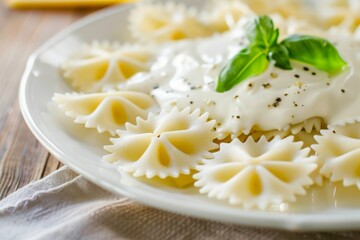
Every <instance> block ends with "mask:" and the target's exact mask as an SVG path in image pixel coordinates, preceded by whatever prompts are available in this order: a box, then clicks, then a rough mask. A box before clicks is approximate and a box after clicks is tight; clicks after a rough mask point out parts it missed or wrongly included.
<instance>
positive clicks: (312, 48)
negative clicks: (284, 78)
mask: <svg viewBox="0 0 360 240" xmlns="http://www.w3.org/2000/svg"><path fill="white" fill-rule="evenodd" d="M246 31H247V35H246V36H247V38H248V40H249V42H250V44H249V46H248V47H247V48H244V49H242V50H241V51H240V52H239V53H238V54H236V55H235V56H234V57H233V58H232V59H231V60H230V61H229V62H228V63H227V64H226V66H225V67H224V68H223V69H222V71H221V72H220V75H219V79H218V84H217V87H216V91H217V92H225V91H228V90H230V89H231V88H233V87H234V86H235V85H237V84H239V83H240V82H242V81H244V80H246V79H248V78H250V77H254V76H258V75H260V74H261V73H263V72H265V71H266V69H267V67H268V65H269V61H274V62H275V66H276V67H278V68H281V69H284V70H291V69H292V66H291V62H290V60H296V61H300V62H303V63H306V64H309V65H312V66H314V67H316V68H318V69H320V70H322V71H325V72H327V73H329V74H330V75H335V74H337V73H339V72H341V71H342V70H344V68H345V67H346V66H347V63H346V62H345V61H344V60H343V59H342V58H341V56H340V54H339V52H338V51H337V50H336V48H335V47H334V45H332V44H331V43H330V42H329V41H327V40H325V39H322V38H319V37H314V36H307V35H292V36H290V37H288V38H286V39H284V40H283V41H281V42H280V43H278V37H279V29H275V27H274V23H273V21H272V20H271V18H269V17H268V16H262V17H259V18H257V19H255V20H254V21H253V22H251V24H250V25H248V26H247V29H246Z"/></svg>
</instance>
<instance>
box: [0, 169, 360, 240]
mask: <svg viewBox="0 0 360 240" xmlns="http://www.w3.org/2000/svg"><path fill="white" fill-rule="evenodd" d="M184 204H186V203H184ZM0 239H1V240H7V239H52V240H57V239H59V240H60V239H87V240H88V239H90V240H91V239H146V240H148V239H149V240H150V239H161V240H167V239H224V240H226V239H242V240H263V239H276V240H285V239H292V240H302V239H304V240H305V239H306V240H308V239H340V240H341V239H360V233H357V232H337V233H295V232H286V231H278V230H271V229H260V228H250V227H244V226H239V225H233V224H225V223H219V222H214V221H206V220H201V219H196V218H192V217H188V216H182V215H178V214H174V213H168V212H164V211H161V210H157V209H153V208H150V207H146V206H144V205H141V204H139V203H136V202H134V201H133V200H130V199H128V198H126V197H124V196H118V195H115V194H112V193H110V192H108V191H106V190H103V189H102V188H100V187H98V186H96V185H95V184H93V183H91V182H89V181H87V180H86V179H85V178H83V177H82V176H79V175H77V174H76V173H74V172H72V171H71V170H70V169H68V168H67V167H63V168H61V169H59V170H58V171H56V172H55V173H53V174H51V175H49V176H48V177H46V178H44V179H42V180H39V181H37V182H34V183H31V184H29V185H28V186H25V187H24V188H22V189H20V190H18V191H17V192H15V193H13V194H11V195H10V196H8V197H7V198H5V199H3V200H2V201H0Z"/></svg>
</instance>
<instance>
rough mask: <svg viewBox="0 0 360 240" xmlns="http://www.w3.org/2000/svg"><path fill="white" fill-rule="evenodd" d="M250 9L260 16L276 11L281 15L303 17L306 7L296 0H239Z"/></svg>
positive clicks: (305, 13)
mask: <svg viewBox="0 0 360 240" xmlns="http://www.w3.org/2000/svg"><path fill="white" fill-rule="evenodd" d="M241 1H242V2H243V3H245V4H247V5H248V6H249V7H250V9H251V10H252V11H254V12H255V13H256V14H257V15H259V16H261V15H264V14H270V13H278V14H281V16H283V17H298V18H305V17H306V16H308V14H307V12H308V9H307V8H306V7H305V5H304V4H303V3H302V1H298V0H272V1H268V0H241Z"/></svg>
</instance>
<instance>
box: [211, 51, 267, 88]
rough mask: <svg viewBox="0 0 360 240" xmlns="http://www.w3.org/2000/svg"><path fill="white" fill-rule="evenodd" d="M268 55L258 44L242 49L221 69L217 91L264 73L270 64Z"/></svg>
mask: <svg viewBox="0 0 360 240" xmlns="http://www.w3.org/2000/svg"><path fill="white" fill-rule="evenodd" d="M266 55H267V54H266V52H265V51H264V50H263V49H262V48H260V47H256V46H255V47H250V48H245V49H243V50H241V51H240V52H239V53H238V54H237V55H235V56H234V57H233V58H232V59H231V60H230V62H229V63H228V64H227V65H226V66H225V67H224V68H223V69H222V70H221V72H220V75H219V79H218V84H217V87H216V91H217V92H225V91H228V90H230V89H231V88H232V87H234V86H235V85H237V84H239V83H240V82H241V81H243V80H245V79H247V78H249V77H252V76H257V75H260V74H261V73H263V72H264V71H265V70H266V69H267V67H268V65H269V61H268V59H267V56H266Z"/></svg>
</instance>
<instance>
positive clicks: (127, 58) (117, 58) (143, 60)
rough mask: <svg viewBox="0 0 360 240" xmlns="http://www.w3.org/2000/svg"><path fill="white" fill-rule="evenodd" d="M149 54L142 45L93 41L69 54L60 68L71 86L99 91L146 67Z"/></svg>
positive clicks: (143, 70) (76, 88) (121, 81)
mask: <svg viewBox="0 0 360 240" xmlns="http://www.w3.org/2000/svg"><path fill="white" fill-rule="evenodd" d="M151 56H152V54H151V51H150V50H149V49H147V48H145V47H140V46H131V45H123V46H120V45H118V44H109V43H108V42H103V43H99V42H94V43H92V44H90V45H86V46H85V47H83V48H82V49H81V50H79V51H78V52H76V53H75V54H74V55H73V56H72V57H70V58H69V59H68V60H67V61H66V62H65V63H64V64H63V65H62V72H63V76H64V78H65V79H67V80H68V82H69V83H70V85H71V86H72V87H73V88H74V89H75V90H77V91H82V92H101V91H105V90H109V89H114V88H115V87H116V85H118V84H120V83H123V82H125V81H127V80H128V79H129V78H131V77H132V76H133V75H135V74H136V73H139V72H146V71H148V70H149V67H150V60H151Z"/></svg>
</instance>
